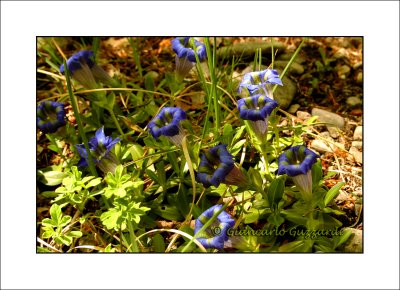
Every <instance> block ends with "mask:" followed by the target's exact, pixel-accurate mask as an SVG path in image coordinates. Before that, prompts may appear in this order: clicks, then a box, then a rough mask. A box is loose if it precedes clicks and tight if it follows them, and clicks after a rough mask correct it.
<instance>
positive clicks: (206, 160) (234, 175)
mask: <svg viewBox="0 0 400 290" xmlns="http://www.w3.org/2000/svg"><path fill="white" fill-rule="evenodd" d="M197 179H198V181H200V182H201V183H203V185H204V186H205V187H209V186H211V185H214V186H215V187H218V186H219V185H220V183H225V184H231V185H238V186H244V185H246V184H247V178H246V176H245V175H244V174H243V172H241V171H240V169H239V168H237V167H236V166H235V163H234V161H233V156H232V155H231V154H230V153H229V152H228V151H227V149H226V145H217V146H215V147H213V148H211V149H209V150H208V151H207V152H205V153H204V154H203V155H202V156H201V159H200V164H199V170H198V173H197Z"/></svg>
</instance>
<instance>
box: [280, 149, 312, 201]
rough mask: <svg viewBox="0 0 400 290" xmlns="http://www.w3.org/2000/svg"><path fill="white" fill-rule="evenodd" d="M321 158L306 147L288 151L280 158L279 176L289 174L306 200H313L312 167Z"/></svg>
mask: <svg viewBox="0 0 400 290" xmlns="http://www.w3.org/2000/svg"><path fill="white" fill-rule="evenodd" d="M317 158H319V156H318V154H316V153H314V152H313V151H311V150H310V149H308V148H307V147H305V146H304V145H298V146H294V147H292V148H290V149H289V150H286V151H285V152H284V153H282V154H281V155H280V156H279V157H278V174H287V175H289V176H290V177H292V179H293V182H294V183H295V184H296V186H297V187H298V188H299V189H300V191H301V192H302V194H303V196H304V197H305V199H311V195H312V174H311V167H312V166H313V164H314V163H315V162H317Z"/></svg>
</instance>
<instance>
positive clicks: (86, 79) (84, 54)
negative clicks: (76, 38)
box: [60, 50, 118, 89]
mask: <svg viewBox="0 0 400 290" xmlns="http://www.w3.org/2000/svg"><path fill="white" fill-rule="evenodd" d="M67 67H68V70H69V71H70V73H71V75H72V77H73V78H74V79H75V80H77V81H78V82H79V83H80V84H81V85H83V86H84V87H85V88H87V89H96V88H98V85H97V81H100V82H102V83H104V84H107V85H109V86H112V87H115V86H118V82H117V81H115V80H114V79H113V78H112V77H110V75H109V74H108V73H107V72H106V71H105V70H103V69H102V68H101V67H100V66H99V65H97V64H96V62H95V61H94V54H93V51H90V50H82V51H79V52H77V53H75V54H74V55H72V56H71V57H70V58H69V59H68V60H67ZM60 72H61V73H62V74H64V73H65V68H64V64H62V65H61V66H60Z"/></svg>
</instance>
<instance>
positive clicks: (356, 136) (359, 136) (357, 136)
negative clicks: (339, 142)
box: [353, 126, 363, 141]
mask: <svg viewBox="0 0 400 290" xmlns="http://www.w3.org/2000/svg"><path fill="white" fill-rule="evenodd" d="M362 137H363V135H362V126H358V127H356V129H355V130H354V135H353V140H355V141H357V140H362V139H363V138H362Z"/></svg>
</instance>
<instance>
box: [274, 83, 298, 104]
mask: <svg viewBox="0 0 400 290" xmlns="http://www.w3.org/2000/svg"><path fill="white" fill-rule="evenodd" d="M282 83H283V86H278V87H277V89H276V90H275V93H274V99H275V101H277V102H278V104H279V107H280V108H281V109H283V110H286V109H287V108H288V107H289V106H290V103H291V102H292V101H293V99H294V96H295V95H296V93H297V86H296V83H295V82H294V81H292V80H291V79H288V78H286V77H284V78H283V80H282Z"/></svg>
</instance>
